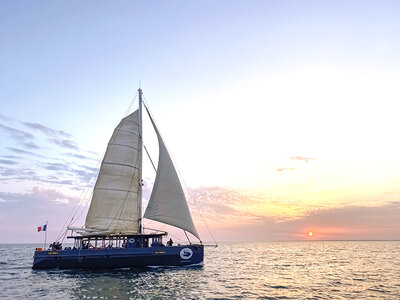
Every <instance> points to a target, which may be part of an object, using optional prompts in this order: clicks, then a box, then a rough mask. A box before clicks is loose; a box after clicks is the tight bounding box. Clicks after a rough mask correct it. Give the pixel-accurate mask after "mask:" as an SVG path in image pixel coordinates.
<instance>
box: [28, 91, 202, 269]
mask: <svg viewBox="0 0 400 300" xmlns="http://www.w3.org/2000/svg"><path fill="white" fill-rule="evenodd" d="M138 93H139V107H138V109H137V110H136V111H134V112H133V113H131V114H130V115H128V116H126V117H125V118H123V119H122V120H121V122H120V123H119V124H118V126H117V127H116V128H115V130H114V132H113V134H112V136H111V139H110V141H109V143H108V146H107V149H106V152H105V155H104V158H103V160H102V163H101V166H100V171H99V174H98V177H97V181H96V184H95V186H94V191H93V195H92V199H91V203H90V206H89V210H88V213H87V216H86V221H85V226H84V227H82V228H74V227H68V228H67V231H68V232H69V231H70V232H71V234H70V236H68V238H70V239H73V247H65V248H62V246H61V245H60V244H59V243H57V244H55V243H54V244H53V245H52V247H51V248H49V249H47V250H45V249H40V248H37V249H36V251H35V253H34V259H33V266H32V268H33V269H51V268H59V269H103V268H132V267H146V266H189V265H202V264H203V257H204V245H203V244H202V242H201V240H200V237H199V234H198V232H197V230H196V227H195V225H194V223H193V220H192V216H191V214H190V210H189V206H188V204H187V201H186V197H185V194H184V191H183V188H182V185H181V183H180V180H179V177H178V174H177V171H176V169H175V167H174V164H173V162H172V159H171V157H170V155H169V153H168V150H167V148H166V147H165V144H164V141H163V139H162V138H161V135H160V133H159V131H158V128H157V126H156V124H155V122H154V120H153V118H152V116H151V114H150V112H149V110H148V107H147V106H146V105H145V104H144V103H143V93H142V90H141V89H140V88H139V90H138ZM143 106H144V108H145V109H146V112H147V114H148V116H149V118H150V121H151V123H152V125H153V128H154V131H155V133H156V135H157V139H158V146H159V159H158V166H157V168H156V177H155V182H154V186H153V190H152V193H151V196H150V199H149V202H148V205H147V207H146V210H145V212H144V215H143V216H142V186H143V180H142V160H143V157H142V152H143V140H142V137H143V134H142V107H143ZM143 218H146V219H149V220H154V221H157V222H161V223H164V224H167V225H172V226H174V227H177V228H180V229H182V230H183V231H184V233H185V235H186V237H187V238H188V235H187V233H190V234H192V235H193V236H195V237H196V238H197V239H198V240H199V242H198V243H192V242H190V240H189V238H188V243H187V244H185V245H179V244H178V245H173V242H172V239H170V240H169V241H168V243H167V244H166V245H164V242H163V238H165V237H166V236H167V234H168V233H167V232H162V231H154V232H151V233H145V232H144V228H143Z"/></svg>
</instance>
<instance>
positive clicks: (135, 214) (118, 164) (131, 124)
mask: <svg viewBox="0 0 400 300" xmlns="http://www.w3.org/2000/svg"><path fill="white" fill-rule="evenodd" d="M139 124H140V122H139V110H136V111H135V112H133V113H132V114H130V115H128V116H127V117H125V118H124V119H122V120H121V122H120V123H119V125H118V126H117V127H116V128H115V130H114V133H113V135H112V137H111V139H110V142H109V143H108V146H107V150H106V154H105V155H104V159H103V161H102V163H101V167H100V172H99V176H98V178H97V182H96V185H95V187H94V192H93V197H92V201H91V204H90V207H89V211H88V214H87V216H86V222H85V228H86V230H89V231H90V230H96V231H100V232H101V231H104V232H107V233H109V232H111V233H122V234H124V233H138V232H139V231H140V229H139V227H140V225H139V224H140V222H139V220H140V216H141V212H140V210H141V208H140V207H141V206H140V204H141V199H139V197H141V182H140V175H139V174H140V173H139V171H140V169H141V167H142V166H141V161H140V152H141V143H140V138H141V137H140V125H139Z"/></svg>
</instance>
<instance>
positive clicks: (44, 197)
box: [0, 186, 77, 205]
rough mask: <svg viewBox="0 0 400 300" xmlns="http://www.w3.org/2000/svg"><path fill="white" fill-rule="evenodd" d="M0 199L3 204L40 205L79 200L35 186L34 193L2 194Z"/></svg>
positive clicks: (0, 193)
mask: <svg viewBox="0 0 400 300" xmlns="http://www.w3.org/2000/svg"><path fill="white" fill-rule="evenodd" d="M0 199H2V200H3V202H22V203H27V202H38V203H37V204H38V205H39V204H40V203H43V202H48V203H51V202H57V203H64V204H67V203H70V202H73V201H76V200H77V198H75V197H70V196H67V195H65V194H63V193H62V192H60V191H57V190H54V189H45V188H42V187H39V186H35V187H34V188H32V191H31V192H28V193H4V192H0Z"/></svg>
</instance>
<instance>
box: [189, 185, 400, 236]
mask: <svg viewBox="0 0 400 300" xmlns="http://www.w3.org/2000/svg"><path fill="white" fill-rule="evenodd" d="M193 198H195V199H196V202H197V206H198V207H199V208H200V210H201V214H202V215H203V217H204V219H206V220H207V222H208V223H209V224H210V227H211V228H213V229H212V231H213V234H214V233H215V236H216V238H217V240H221V241H255V240H266V241H267V240H303V239H306V238H307V232H308V231H309V230H311V231H313V232H314V234H315V237H314V239H330V240H335V239H336V240H338V239H343V240H354V239H364V240H365V239H400V218H399V217H398V216H399V215H400V201H392V202H390V203H386V204H383V205H376V206H355V205H349V206H344V207H334V208H310V209H308V210H305V211H303V213H302V214H299V215H298V216H296V217H290V218H282V217H280V216H275V215H264V214H263V213H265V211H266V210H263V212H262V211H257V210H256V211H253V210H252V212H249V211H248V207H250V206H253V207H259V206H257V204H258V205H261V206H263V205H265V206H266V207H268V206H269V205H272V203H271V201H269V200H267V199H263V198H260V197H259V196H254V195H253V194H250V193H245V192H239V191H235V190H232V189H227V188H220V187H200V188H195V189H190V190H188V199H189V200H193ZM191 206H192V212H194V211H196V209H193V208H194V205H191ZM271 209H272V206H271ZM193 216H194V219H195V222H196V224H197V225H199V227H200V228H202V221H201V218H200V217H199V215H198V214H197V213H194V214H193ZM203 233H204V235H207V230H206V229H205V228H204V227H203Z"/></svg>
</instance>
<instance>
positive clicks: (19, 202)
mask: <svg viewBox="0 0 400 300" xmlns="http://www.w3.org/2000/svg"><path fill="white" fill-rule="evenodd" d="M399 6H400V4H399V3H398V2H396V1H380V2H379V3H377V2H375V1H335V2H322V1H321V2H316V1H254V0H251V1H246V2H245V1H235V2H232V1H218V2H217V3H215V2H213V1H203V2H201V3H195V2H189V3H188V2H183V1H169V2H165V1H156V2H153V3H152V4H148V3H139V2H136V1H85V2H84V3H83V2H79V1H69V2H53V1H40V2H31V1H18V2H12V1H3V2H1V3H0V25H1V26H0V52H1V55H0V63H1V66H2V68H1V70H0V87H1V88H0V98H1V101H0V142H1V145H0V243H5V242H11V243H13V242H39V243H40V242H42V241H43V235H42V234H41V233H37V232H36V227H37V226H40V225H43V224H44V222H45V221H49V224H50V225H49V232H48V233H49V238H48V240H51V239H55V237H56V236H57V234H58V233H59V231H60V230H61V227H62V225H64V223H65V222H66V221H67V218H68V216H69V213H70V211H71V210H72V209H73V207H74V205H75V204H76V203H77V202H79V201H80V199H82V198H84V199H86V200H85V201H87V200H88V199H90V191H89V192H88V191H87V187H88V186H91V185H93V178H95V175H96V172H97V170H98V167H99V160H100V159H101V155H102V154H103V153H104V150H105V147H106V144H107V142H108V140H109V138H110V136H111V133H112V131H113V129H114V128H115V126H116V125H117V124H118V122H119V120H120V119H121V118H122V117H123V116H124V113H125V111H126V108H127V107H128V106H129V103H130V102H131V100H132V98H134V95H135V93H136V90H137V88H138V82H139V81H141V86H142V88H143V91H144V96H145V99H146V102H147V103H148V104H149V106H150V108H151V110H152V113H153V114H154V116H155V119H156V122H157V124H158V126H159V128H160V130H161V133H162V135H163V138H164V139H165V141H166V143H167V147H168V149H169V151H170V153H171V155H172V157H173V159H174V161H175V163H176V165H177V167H178V169H179V170H180V173H181V175H182V177H183V179H184V182H185V184H186V187H187V194H188V198H189V202H190V205H191V206H192V207H193V208H195V206H196V205H197V206H198V207H200V210H201V213H202V215H203V218H204V219H206V221H207V224H208V226H209V227H210V229H211V231H212V233H213V235H214V236H215V239H216V240H217V241H261V240H262V241H264V240H265V241H267V240H278V241H279V240H304V239H310V238H309V237H307V233H308V232H309V231H312V232H313V233H314V235H313V237H312V239H317V240H318V239H339V240H347V239H349V240H354V239H367V240H371V239H379V240H381V239H400V218H399V217H398V216H399V215H400V172H399V170H400V159H399V155H398V153H400V140H399V139H398V137H397V136H398V128H400V119H399V118H398V111H399V104H398V103H399V99H400V91H399V89H398V82H399V79H400V54H399V53H400V51H399V50H400V24H399V20H400V7H399ZM136 103H137V102H136ZM146 136H149V138H150V141H149V146H154V136H152V135H151V133H150V132H149V131H145V138H146ZM151 138H153V141H152V140H151ZM155 148H156V147H155ZM152 155H153V156H156V155H157V152H152ZM146 172H147V173H146V175H145V176H146V177H145V183H146V185H145V198H146V199H147V198H148V195H149V190H150V188H151V185H152V180H154V179H153V177H152V176H153V174H152V173H151V169H149V170H146ZM194 202H196V203H194ZM194 219H195V223H196V225H197V227H198V229H199V232H200V235H201V236H202V238H203V240H205V241H210V240H211V237H210V236H209V234H208V230H207V229H206V228H205V226H204V224H203V223H202V220H201V216H200V215H199V213H198V212H194ZM79 222H80V224H79V225H82V224H83V222H84V213H83V214H82V216H81V218H80V219H79V221H77V223H79ZM77 225H78V224H77Z"/></svg>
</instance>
